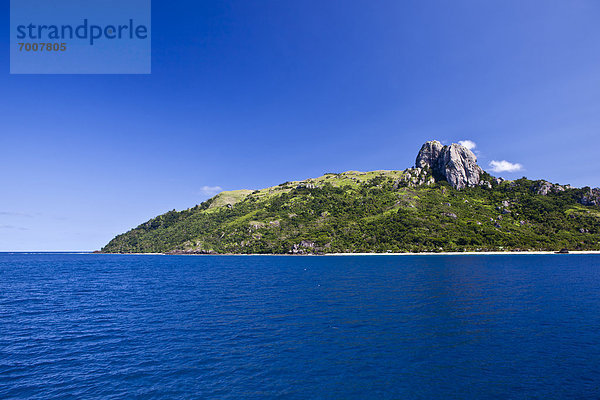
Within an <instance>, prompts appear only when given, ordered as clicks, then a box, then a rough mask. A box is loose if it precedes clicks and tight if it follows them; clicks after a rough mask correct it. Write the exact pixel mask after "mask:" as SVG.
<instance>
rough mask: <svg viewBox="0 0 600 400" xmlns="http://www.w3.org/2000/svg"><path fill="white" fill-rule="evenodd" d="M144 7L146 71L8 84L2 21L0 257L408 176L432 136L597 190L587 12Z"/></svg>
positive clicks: (209, 4)
mask: <svg viewBox="0 0 600 400" xmlns="http://www.w3.org/2000/svg"><path fill="white" fill-rule="evenodd" d="M152 7H153V8H152V14H153V16H152V58H153V59H152V74H151V75H147V76H135V75H117V76H110V75H84V76H75V75H64V76H61V75H49V76H43V75H9V73H8V71H9V56H8V55H9V48H8V46H9V44H8V29H3V30H0V37H1V39H2V40H1V41H0V46H1V47H2V48H0V62H1V63H2V66H3V69H4V72H3V73H1V74H0V88H1V89H0V90H1V91H0V113H1V114H0V115H1V118H0V179H1V188H0V251H11V250H14V251H16V250H19V251H24V250H95V249H99V248H100V247H101V246H102V245H104V244H105V243H106V242H108V241H109V240H110V239H111V238H112V237H113V236H114V235H116V234H118V233H122V232H124V231H126V230H128V229H130V228H132V227H135V226H137V225H138V224H140V223H141V222H144V221H146V220H148V219H149V218H151V217H154V216H156V215H158V214H161V213H163V212H165V211H168V210H171V209H184V208H188V207H191V206H193V205H195V204H197V203H200V202H202V201H203V200H206V199H207V198H208V197H210V195H211V194H212V192H214V191H215V190H218V189H216V188H217V187H218V188H222V189H223V190H231V189H240V188H262V187H267V186H271V185H276V184H278V183H281V182H284V181H288V180H297V179H304V178H308V177H315V176H319V175H322V174H323V173H325V172H341V171H345V170H351V169H353V170H375V169H404V168H406V167H409V166H412V165H413V163H414V158H415V156H416V153H417V152H418V150H419V147H420V145H421V144H422V143H423V142H425V141H426V140H431V139H438V140H440V141H442V142H444V143H451V142H458V141H460V140H470V141H472V142H474V143H475V144H476V148H475V150H476V151H477V153H478V156H479V162H480V165H481V166H482V167H483V168H484V169H486V170H488V171H491V167H490V162H492V161H507V162H509V163H513V164H517V163H518V164H520V165H521V170H519V171H515V172H508V171H505V172H498V173H493V174H494V175H497V176H503V177H505V178H508V179H511V178H519V177H521V176H527V177H529V178H532V179H541V178H545V179H548V180H550V181H552V182H559V183H570V184H573V185H576V186H588V185H589V186H600V163H599V162H598V160H597V157H598V148H599V147H600V135H599V134H598V133H599V132H600V40H598V38H599V37H600V24H598V16H600V2H598V1H584V0H577V1H551V0H550V1H549V0H543V1H534V0H530V1H520V0H519V1H504V0H503V1H500V0H498V1H485V2H482V1H462V0H455V1H433V0H428V1H396V0H394V1H386V0H383V1H378V2H373V1H366V0H365V1H349V0H344V1H326V2H324V1H312V0H306V1H275V0H273V1H257V2H249V1H244V0H239V1H216V0H215V1H169V2H164V1H158V0H154V1H153V4H152ZM2 13H3V18H2V21H3V23H4V24H6V26H8V15H9V9H8V4H4V5H3V7H2Z"/></svg>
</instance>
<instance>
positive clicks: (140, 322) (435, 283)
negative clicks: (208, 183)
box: [0, 253, 600, 399]
mask: <svg viewBox="0 0 600 400" xmlns="http://www.w3.org/2000/svg"><path fill="white" fill-rule="evenodd" d="M599 366H600V256H598V255H524V254H522V255H486V256H482V255H476V256H474V255H468V256H456V255H453V256H444V255H433V256H401V257H399V256H376V257H375V256H331V257H327V256H324V257H318V256H305V257H301V256H160V255H103V254H11V253H1V254H0V398H1V399H70V398H72V399H270V398H281V399H475V398H476V399H532V398H540V399H566V398H573V399H585V398H590V399H596V398H600V368H599Z"/></svg>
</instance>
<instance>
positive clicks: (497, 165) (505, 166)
mask: <svg viewBox="0 0 600 400" xmlns="http://www.w3.org/2000/svg"><path fill="white" fill-rule="evenodd" d="M490 167H492V171H494V172H517V171H521V170H522V169H523V166H522V165H521V164H519V163H511V162H509V161H506V160H502V161H496V160H493V161H490Z"/></svg>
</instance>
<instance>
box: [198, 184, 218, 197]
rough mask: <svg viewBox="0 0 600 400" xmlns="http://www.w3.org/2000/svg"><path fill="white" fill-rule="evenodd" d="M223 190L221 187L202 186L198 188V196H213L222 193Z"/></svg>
mask: <svg viewBox="0 0 600 400" xmlns="http://www.w3.org/2000/svg"><path fill="white" fill-rule="evenodd" d="M222 191H223V188H222V187H221V186H202V187H201V188H200V194H201V195H203V196H211V197H212V196H214V195H215V194H217V193H219V192H222Z"/></svg>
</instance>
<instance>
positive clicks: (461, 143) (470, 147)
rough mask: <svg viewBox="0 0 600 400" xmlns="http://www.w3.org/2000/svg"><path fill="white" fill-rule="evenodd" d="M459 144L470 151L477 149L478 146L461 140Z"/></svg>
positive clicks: (472, 142) (470, 141)
mask: <svg viewBox="0 0 600 400" xmlns="http://www.w3.org/2000/svg"><path fill="white" fill-rule="evenodd" d="M458 144H460V145H462V146H465V147H466V148H467V149H469V150H473V149H474V148H475V147H477V144H475V142H474V141H472V140H459V141H458Z"/></svg>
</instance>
